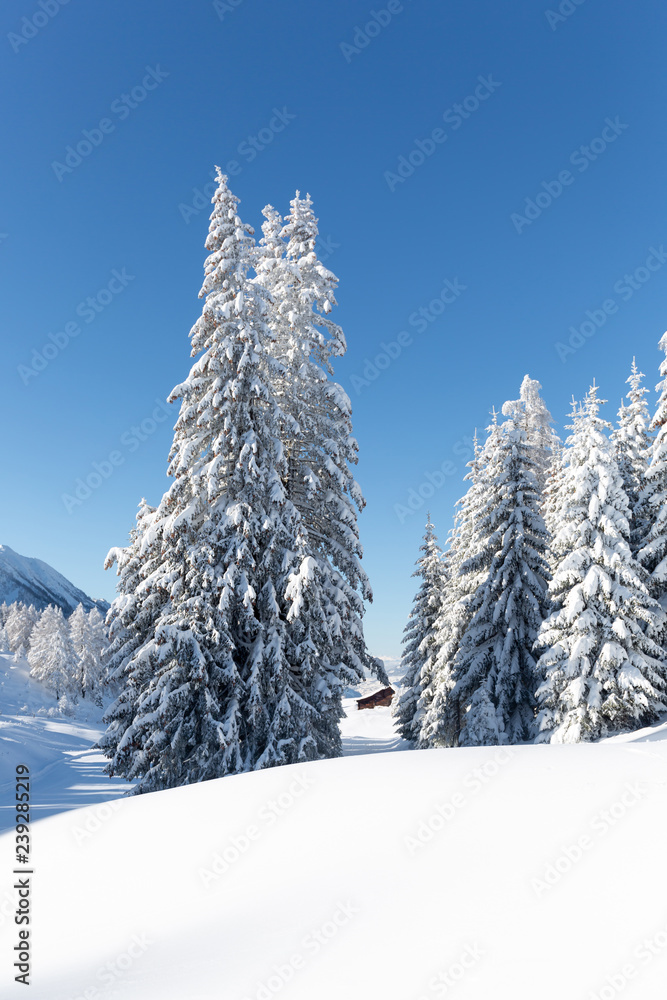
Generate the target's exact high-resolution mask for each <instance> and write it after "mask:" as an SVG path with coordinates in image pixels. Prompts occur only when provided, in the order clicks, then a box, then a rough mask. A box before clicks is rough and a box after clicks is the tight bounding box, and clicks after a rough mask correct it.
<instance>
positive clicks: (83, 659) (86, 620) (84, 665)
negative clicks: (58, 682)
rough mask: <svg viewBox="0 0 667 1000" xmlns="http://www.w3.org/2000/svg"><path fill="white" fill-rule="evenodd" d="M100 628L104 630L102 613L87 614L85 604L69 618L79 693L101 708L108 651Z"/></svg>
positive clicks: (80, 605)
mask: <svg viewBox="0 0 667 1000" xmlns="http://www.w3.org/2000/svg"><path fill="white" fill-rule="evenodd" d="M100 626H103V619H102V615H101V614H100V612H99V611H98V609H97V608H93V609H92V611H90V612H88V613H87V612H86V611H85V609H84V607H83V605H82V604H78V605H77V607H76V608H75V609H74V611H73V612H72V614H71V615H70V618H69V631H70V639H71V642H72V648H73V649H74V657H75V662H76V671H75V683H76V688H77V693H78V694H80V695H81V697H82V698H88V699H89V700H91V701H92V702H94V704H96V705H98V706H101V705H102V687H103V682H102V663H101V656H102V651H103V648H104V643H103V642H101V638H102V636H101V633H100Z"/></svg>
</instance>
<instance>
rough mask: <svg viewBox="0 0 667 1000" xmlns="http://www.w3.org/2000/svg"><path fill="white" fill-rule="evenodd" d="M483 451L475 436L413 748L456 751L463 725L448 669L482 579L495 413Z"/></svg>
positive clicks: (451, 540)
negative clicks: (479, 560) (481, 526)
mask: <svg viewBox="0 0 667 1000" xmlns="http://www.w3.org/2000/svg"><path fill="white" fill-rule="evenodd" d="M487 431H488V433H487V438H486V441H485V442H484V445H483V446H481V447H480V446H479V445H478V443H477V435H476V434H475V446H474V457H473V459H472V460H471V461H470V462H469V463H468V467H469V469H470V471H469V472H468V473H467V474H466V476H465V477H464V479H465V480H467V481H469V482H470V486H469V488H468V491H467V493H466V494H465V496H464V497H462V498H461V499H460V500H459V501H458V503H457V508H458V509H457V513H456V516H455V524H454V529H453V531H452V532H451V533H450V537H449V548H448V549H447V552H446V554H445V555H446V559H447V574H448V582H447V587H446V589H445V593H444V596H443V600H442V604H441V608H440V613H439V615H438V618H437V620H436V623H435V636H434V645H435V650H434V653H433V657H432V663H431V669H430V670H429V676H428V679H427V682H426V684H425V686H424V688H423V691H422V696H421V705H420V707H421V710H422V717H421V730H420V734H419V746H420V747H423V748H428V747H436V746H457V745H458V739H459V733H460V731H461V728H462V725H463V720H462V716H463V711H464V709H463V707H462V705H461V703H460V702H459V700H458V698H454V697H453V696H452V691H453V687H454V679H453V677H454V664H455V662H456V657H457V654H458V651H459V646H460V643H461V638H462V636H463V634H464V632H465V629H466V627H467V625H468V623H469V621H470V616H471V611H470V601H471V599H472V596H473V594H474V593H475V591H476V589H477V586H478V585H479V583H480V582H481V580H482V579H483V573H480V571H479V569H478V568H473V567H476V564H475V563H474V562H473V561H472V560H473V557H474V556H477V555H478V554H479V552H480V545H481V538H480V536H479V534H478V532H477V525H478V523H479V521H480V518H481V516H482V514H483V509H484V497H485V488H486V476H487V468H488V464H489V457H490V456H491V455H492V454H493V453H494V451H495V448H496V445H497V443H498V439H499V435H500V427H499V426H498V420H497V414H496V413H495V411H494V414H493V422H492V424H491V425H490V427H489V428H487Z"/></svg>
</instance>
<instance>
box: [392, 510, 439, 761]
mask: <svg viewBox="0 0 667 1000" xmlns="http://www.w3.org/2000/svg"><path fill="white" fill-rule="evenodd" d="M420 552H421V553H423V554H422V555H421V556H420V557H419V559H418V560H417V566H416V569H415V571H414V573H413V574H412V575H413V576H416V577H418V578H419V580H420V584H419V589H418V590H417V593H416V595H415V599H414V602H413V605H412V611H411V612H410V616H409V619H408V623H407V625H406V626H405V629H404V638H403V657H402V663H401V665H402V667H403V670H404V677H403V680H402V682H401V686H402V687H403V689H404V690H403V693H402V694H401V696H400V698H399V699H398V700H397V701H396V702H395V704H394V712H393V714H394V716H395V718H396V728H397V729H398V731H399V733H400V734H401V736H403V737H404V738H405V739H406V740H411V741H413V742H416V741H417V740H418V739H419V735H420V731H421V716H422V712H423V708H422V707H421V705H420V702H421V696H422V691H423V690H424V688H425V687H426V685H427V683H428V680H429V678H430V670H431V664H432V658H433V654H434V652H435V623H436V620H437V618H438V614H439V611H440V605H441V602H442V599H443V596H444V592H445V587H446V584H447V575H446V564H445V561H444V560H443V556H442V549H441V548H440V546H439V545H438V539H437V537H436V535H435V528H434V526H433V524H432V522H431V515H430V514H429V515H428V521H427V523H426V531H425V533H424V540H423V542H422V545H421V547H420Z"/></svg>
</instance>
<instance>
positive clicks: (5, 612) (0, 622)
mask: <svg viewBox="0 0 667 1000" xmlns="http://www.w3.org/2000/svg"><path fill="white" fill-rule="evenodd" d="M9 610H10V605H9V604H7V602H6V601H3V602H2V604H0V628H4V626H5V625H6V624H7V619H8V618H9Z"/></svg>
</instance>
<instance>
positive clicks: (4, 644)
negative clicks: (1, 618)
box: [0, 625, 11, 653]
mask: <svg viewBox="0 0 667 1000" xmlns="http://www.w3.org/2000/svg"><path fill="white" fill-rule="evenodd" d="M9 652H11V650H10V649H9V639H8V638H7V632H6V630H5V627H4V625H0V653H9Z"/></svg>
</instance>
